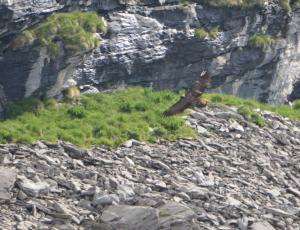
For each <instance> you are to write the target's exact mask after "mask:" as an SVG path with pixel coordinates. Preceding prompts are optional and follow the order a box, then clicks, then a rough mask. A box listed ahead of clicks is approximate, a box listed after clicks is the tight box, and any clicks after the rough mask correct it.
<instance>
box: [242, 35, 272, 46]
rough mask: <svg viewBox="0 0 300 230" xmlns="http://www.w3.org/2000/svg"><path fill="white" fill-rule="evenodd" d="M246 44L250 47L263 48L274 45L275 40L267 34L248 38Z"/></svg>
mask: <svg viewBox="0 0 300 230" xmlns="http://www.w3.org/2000/svg"><path fill="white" fill-rule="evenodd" d="M248 42H249V44H250V45H251V46H254V47H259V48H265V47H268V46H274V45H275V44H276V39H275V38H274V37H273V36H271V35H268V34H254V35H252V36H251V37H250V38H249V40H248Z"/></svg>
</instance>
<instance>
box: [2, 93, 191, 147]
mask: <svg viewBox="0 0 300 230" xmlns="http://www.w3.org/2000/svg"><path fill="white" fill-rule="evenodd" d="M178 98H179V95H178V94H175V93H173V92H171V91H160V92H153V91H151V90H150V89H148V88H141V87H132V88H127V89H123V90H117V91H115V92H113V93H99V94H93V95H82V96H81V99H80V105H72V104H69V103H57V102H56V101H55V100H53V99H48V100H45V101H38V100H36V99H33V98H31V99H26V100H24V101H22V102H19V103H12V104H10V105H8V106H7V109H6V114H5V116H6V119H5V120H3V121H1V122H0V142H2V143H5V142H27V143H31V142H33V141H35V140H47V141H51V142H54V141H56V140H58V139H60V140H65V141H70V142H72V143H74V144H76V145H79V146H90V145H95V144H104V145H108V146H113V147H115V146H117V145H119V144H121V143H123V142H125V141H126V140H128V139H131V138H133V139H137V140H141V141H146V142H153V141H155V140H157V139H166V140H172V139H175V138H177V137H185V136H194V135H195V133H194V131H193V130H192V129H191V128H188V127H187V126H185V125H184V121H183V120H182V119H181V118H180V117H179V116H174V117H163V116H162V112H163V111H164V110H165V109H166V108H167V107H168V106H170V105H171V104H172V103H174V102H175V101H176V100H177V99H178Z"/></svg>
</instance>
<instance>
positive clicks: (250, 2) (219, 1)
mask: <svg viewBox="0 0 300 230" xmlns="http://www.w3.org/2000/svg"><path fill="white" fill-rule="evenodd" d="M202 2H204V3H206V4H209V5H212V6H225V7H233V6H239V7H250V6H255V5H258V6H262V5H263V4H264V0H202Z"/></svg>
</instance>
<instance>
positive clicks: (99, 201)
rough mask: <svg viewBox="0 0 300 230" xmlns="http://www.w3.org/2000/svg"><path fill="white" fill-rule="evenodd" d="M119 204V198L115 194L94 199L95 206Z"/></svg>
mask: <svg viewBox="0 0 300 230" xmlns="http://www.w3.org/2000/svg"><path fill="white" fill-rule="evenodd" d="M113 203H114V204H117V203H119V197H118V196H117V195H115V194H112V195H103V196H99V197H97V196H96V197H94V200H93V205H103V206H104V205H111V204H113Z"/></svg>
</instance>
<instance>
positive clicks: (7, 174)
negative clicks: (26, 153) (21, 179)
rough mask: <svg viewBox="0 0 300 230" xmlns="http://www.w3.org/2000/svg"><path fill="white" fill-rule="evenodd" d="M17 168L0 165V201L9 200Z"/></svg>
mask: <svg viewBox="0 0 300 230" xmlns="http://www.w3.org/2000/svg"><path fill="white" fill-rule="evenodd" d="M16 178H17V170H16V169H12V168H6V167H2V166H0V202H1V201H3V200H4V201H6V200H10V198H11V194H10V191H11V189H12V187H13V186H14V184H15V181H16Z"/></svg>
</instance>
